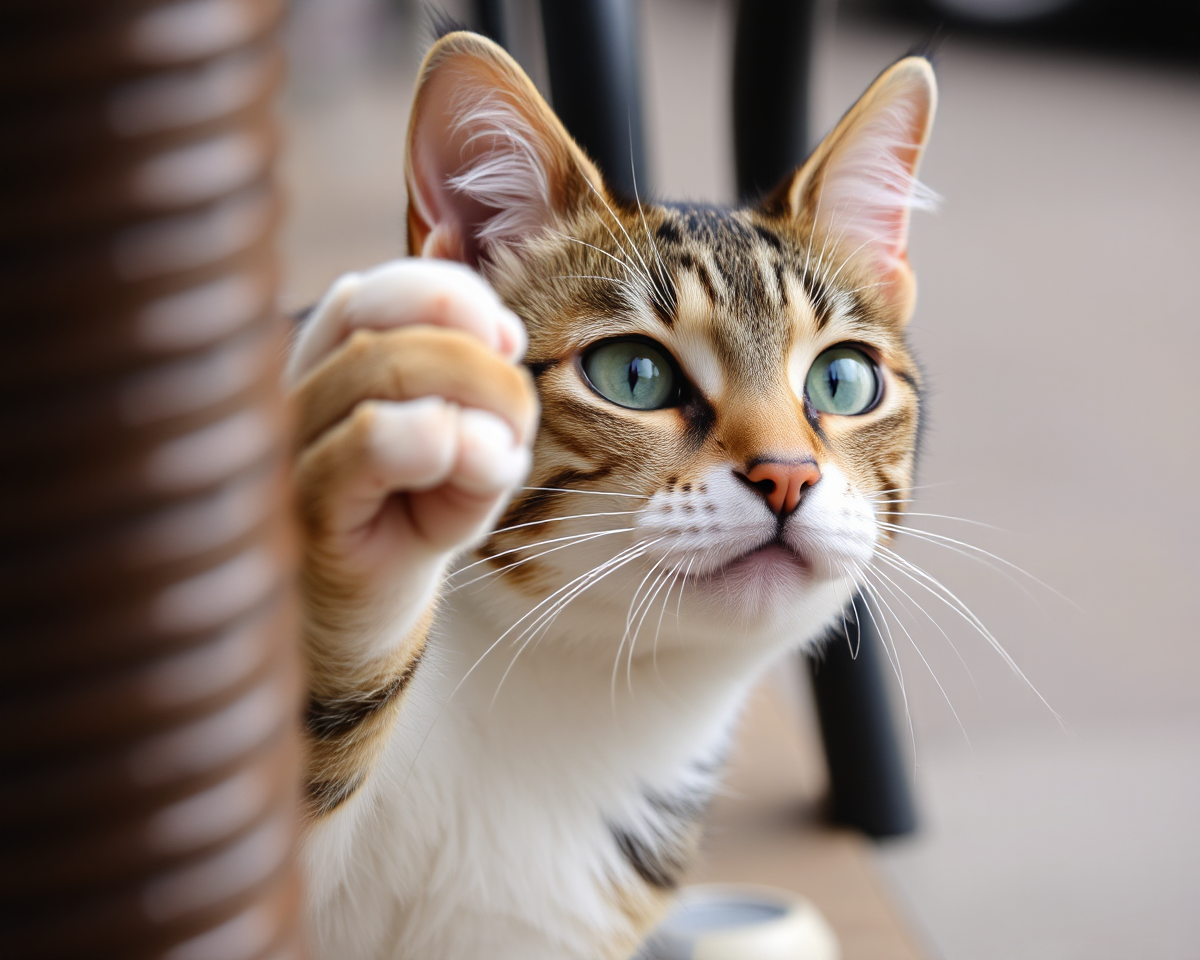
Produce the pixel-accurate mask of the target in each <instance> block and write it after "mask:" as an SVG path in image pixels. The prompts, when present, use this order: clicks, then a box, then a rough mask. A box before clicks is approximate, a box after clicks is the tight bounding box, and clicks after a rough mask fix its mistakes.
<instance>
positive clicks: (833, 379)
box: [828, 360, 842, 397]
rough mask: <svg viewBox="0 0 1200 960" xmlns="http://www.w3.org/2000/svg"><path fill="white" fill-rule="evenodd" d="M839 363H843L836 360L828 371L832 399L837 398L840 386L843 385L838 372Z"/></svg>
mask: <svg viewBox="0 0 1200 960" xmlns="http://www.w3.org/2000/svg"><path fill="white" fill-rule="evenodd" d="M839 363H841V361H840V360H834V361H833V363H831V364H830V365H829V370H828V378H829V395H830V396H831V397H836V396H837V392H838V384H839V383H841V379H842V378H841V377H839V376H838V372H837V370H838V364H839Z"/></svg>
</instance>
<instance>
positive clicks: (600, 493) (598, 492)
mask: <svg viewBox="0 0 1200 960" xmlns="http://www.w3.org/2000/svg"><path fill="white" fill-rule="evenodd" d="M519 489H521V490H544V491H547V492H549V493H590V494H592V495H593V496H596V497H634V498H635V499H637V500H649V499H651V498H650V497H648V496H646V495H645V494H644V493H617V492H615V491H612V490H575V489H572V488H571V487H520V488H519Z"/></svg>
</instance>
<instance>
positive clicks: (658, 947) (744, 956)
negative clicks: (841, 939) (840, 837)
mask: <svg viewBox="0 0 1200 960" xmlns="http://www.w3.org/2000/svg"><path fill="white" fill-rule="evenodd" d="M840 957H841V950H840V949H839V947H838V942H837V938H836V937H835V936H834V934H833V930H832V929H830V927H829V924H828V923H827V922H826V920H825V918H824V917H822V916H821V914H820V913H819V912H818V911H817V908H816V907H814V906H813V905H812V904H811V903H809V901H807V900H805V899H804V898H803V897H799V896H797V895H796V894H794V893H789V892H788V891H786V890H778V889H775V888H773V887H759V886H750V885H744V884H704V885H699V886H693V887H684V888H683V890H681V891H680V893H679V900H678V902H677V903H676V904H675V907H674V908H673V909H672V910H671V912H670V914H668V916H667V918H666V919H665V920H664V921H663V922H662V923H661V924H659V926H658V927H657V929H655V931H654V933H653V934H652V935H651V936H650V939H649V940H647V942H646V944H645V946H644V947H643V948H642V950H641V952H640V953H639V954H638V957H637V960H839V958H840Z"/></svg>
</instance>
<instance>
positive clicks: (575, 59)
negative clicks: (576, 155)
mask: <svg viewBox="0 0 1200 960" xmlns="http://www.w3.org/2000/svg"><path fill="white" fill-rule="evenodd" d="M541 10H542V29H543V30H544V32H545V38H546V63H547V66H548V67H549V68H550V94H551V98H552V99H553V101H554V109H555V111H556V112H557V113H558V116H559V119H560V120H562V122H563V125H564V126H565V127H566V128H567V129H568V130H570V131H571V136H573V137H574V138H575V139H576V140H577V141H578V142H579V144H580V146H582V147H583V149H584V150H585V151H587V153H588V155H589V156H590V157H591V158H592V159H593V160H594V161H595V162H596V164H597V166H599V167H600V171H601V172H602V173H603V174H604V178H605V181H606V182H607V183H608V185H609V186H610V187H612V188H613V189H614V190H616V191H617V192H619V193H623V194H624V195H625V196H626V197H628V198H631V199H632V198H633V196H634V193H635V186H636V192H637V193H640V194H641V195H642V196H645V195H646V193H647V192H648V191H649V184H648V183H647V177H646V160H645V148H644V146H643V139H642V107H641V104H642V97H641V88H640V83H639V71H638V34H637V10H636V6H635V0H541ZM635 179H636V184H635Z"/></svg>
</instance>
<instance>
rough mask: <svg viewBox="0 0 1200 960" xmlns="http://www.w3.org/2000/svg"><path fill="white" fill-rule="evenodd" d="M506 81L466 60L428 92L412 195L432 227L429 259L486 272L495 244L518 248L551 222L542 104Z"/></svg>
mask: <svg viewBox="0 0 1200 960" xmlns="http://www.w3.org/2000/svg"><path fill="white" fill-rule="evenodd" d="M507 79H508V78H506V77H502V76H501V75H500V74H499V73H498V72H497V71H496V70H495V69H494V68H493V67H492V65H490V64H487V63H486V62H484V61H482V60H480V59H478V58H476V57H470V56H458V57H454V58H451V59H450V60H449V61H447V62H444V63H443V64H441V65H440V66H439V67H438V68H436V69H435V70H434V71H433V72H432V73H431V75H430V76H429V77H428V78H427V80H426V82H425V83H424V84H423V85H422V87H421V90H420V93H419V94H418V102H417V105H416V108H415V109H416V110H418V111H419V113H418V114H417V118H416V121H415V123H414V126H413V129H412V131H411V140H410V144H409V149H410V151H411V153H410V167H409V170H410V175H411V180H410V184H409V188H410V196H411V202H412V203H414V204H415V206H416V209H417V212H418V214H419V215H420V217H421V218H422V219H423V220H424V221H425V222H426V223H427V224H429V225H430V227H431V228H432V229H431V232H430V234H429V236H428V238H427V239H426V243H425V249H424V250H423V251H421V252H422V253H423V254H425V255H427V256H439V257H445V258H448V259H455V260H461V261H462V262H464V263H468V264H470V265H472V266H478V264H479V262H480V260H481V259H484V258H486V256H487V249H488V247H489V246H490V245H491V244H493V243H498V242H499V243H503V242H516V241H519V240H521V239H524V238H526V237H528V236H531V235H533V234H535V233H537V232H539V231H540V230H541V229H543V228H544V227H545V226H547V225H548V224H549V223H550V221H551V218H552V208H551V192H552V191H551V185H550V181H551V177H550V173H549V168H550V160H551V157H552V156H553V148H552V146H551V145H550V143H549V140H548V137H547V134H548V131H547V130H546V129H545V128H544V126H543V125H541V124H539V123H538V122H537V115H538V111H537V105H536V104H534V103H530V102H528V95H527V93H526V92H525V91H523V90H519V89H516V88H514V87H513V86H511V85H510V84H509V83H507V82H505V81H506V80H507ZM539 128H540V129H539ZM414 252H415V251H414Z"/></svg>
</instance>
